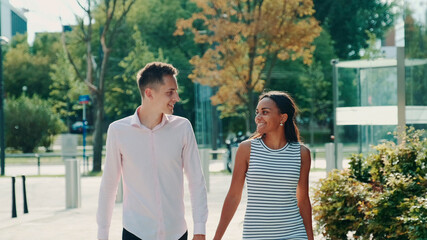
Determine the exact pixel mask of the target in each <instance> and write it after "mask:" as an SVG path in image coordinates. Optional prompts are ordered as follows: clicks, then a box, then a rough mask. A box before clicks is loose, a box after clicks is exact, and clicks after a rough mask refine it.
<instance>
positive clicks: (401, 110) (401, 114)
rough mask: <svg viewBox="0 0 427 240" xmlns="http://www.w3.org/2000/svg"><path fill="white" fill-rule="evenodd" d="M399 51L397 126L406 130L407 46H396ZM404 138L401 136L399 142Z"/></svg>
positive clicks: (400, 130) (400, 129)
mask: <svg viewBox="0 0 427 240" xmlns="http://www.w3.org/2000/svg"><path fill="white" fill-rule="evenodd" d="M396 51H397V54H396V55H397V126H398V132H400V133H402V134H403V133H404V132H405V131H406V129H405V127H406V111H405V110H406V109H405V108H406V82H405V47H396ZM399 136H402V135H399ZM402 141H403V139H401V138H399V142H402Z"/></svg>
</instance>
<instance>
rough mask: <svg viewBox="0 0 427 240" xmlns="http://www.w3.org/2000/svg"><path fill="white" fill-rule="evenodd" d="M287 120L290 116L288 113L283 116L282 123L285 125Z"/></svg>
mask: <svg viewBox="0 0 427 240" xmlns="http://www.w3.org/2000/svg"><path fill="white" fill-rule="evenodd" d="M287 120H288V114H287V113H284V114H282V117H281V119H280V122H282V123H285V122H286V121H287Z"/></svg>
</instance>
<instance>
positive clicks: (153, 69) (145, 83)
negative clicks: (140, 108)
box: [136, 62, 178, 97]
mask: <svg viewBox="0 0 427 240" xmlns="http://www.w3.org/2000/svg"><path fill="white" fill-rule="evenodd" d="M164 75H172V76H176V75H178V70H177V69H176V68H174V67H173V66H172V65H170V64H167V63H162V62H152V63H148V64H147V65H145V67H144V68H143V69H141V70H139V72H138V75H137V76H136V81H137V83H138V88H139V91H140V93H141V96H143V97H144V91H145V89H146V88H147V87H149V86H150V87H152V86H153V85H155V84H163V76H164Z"/></svg>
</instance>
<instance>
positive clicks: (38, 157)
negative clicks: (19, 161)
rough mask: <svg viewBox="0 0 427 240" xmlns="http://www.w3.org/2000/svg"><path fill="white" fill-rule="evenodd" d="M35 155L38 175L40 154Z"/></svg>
mask: <svg viewBox="0 0 427 240" xmlns="http://www.w3.org/2000/svg"><path fill="white" fill-rule="evenodd" d="M36 157H37V173H38V175H40V155H38V154H36Z"/></svg>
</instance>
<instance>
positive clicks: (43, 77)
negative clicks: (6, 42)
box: [3, 35, 51, 99]
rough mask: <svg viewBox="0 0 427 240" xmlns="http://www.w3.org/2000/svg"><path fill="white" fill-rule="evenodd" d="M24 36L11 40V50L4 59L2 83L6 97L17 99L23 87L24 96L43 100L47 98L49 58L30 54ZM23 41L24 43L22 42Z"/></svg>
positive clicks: (49, 82)
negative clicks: (33, 96) (34, 96)
mask: <svg viewBox="0 0 427 240" xmlns="http://www.w3.org/2000/svg"><path fill="white" fill-rule="evenodd" d="M25 39H26V36H25V35H18V36H16V37H14V38H13V40H12V44H11V48H10V49H9V51H8V52H7V53H6V55H5V59H4V63H3V64H4V83H5V90H6V92H7V94H8V96H11V97H12V96H13V97H19V96H20V95H21V94H22V93H23V87H24V86H26V87H27V91H26V94H27V95H28V96H32V95H33V94H37V95H39V96H40V97H41V98H43V99H47V98H48V96H49V85H50V84H51V79H50V77H49V64H50V62H49V58H48V57H47V56H45V55H42V54H36V55H34V54H32V53H31V48H30V46H29V45H28V43H27V41H26V40H25ZM22 40H24V41H22Z"/></svg>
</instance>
